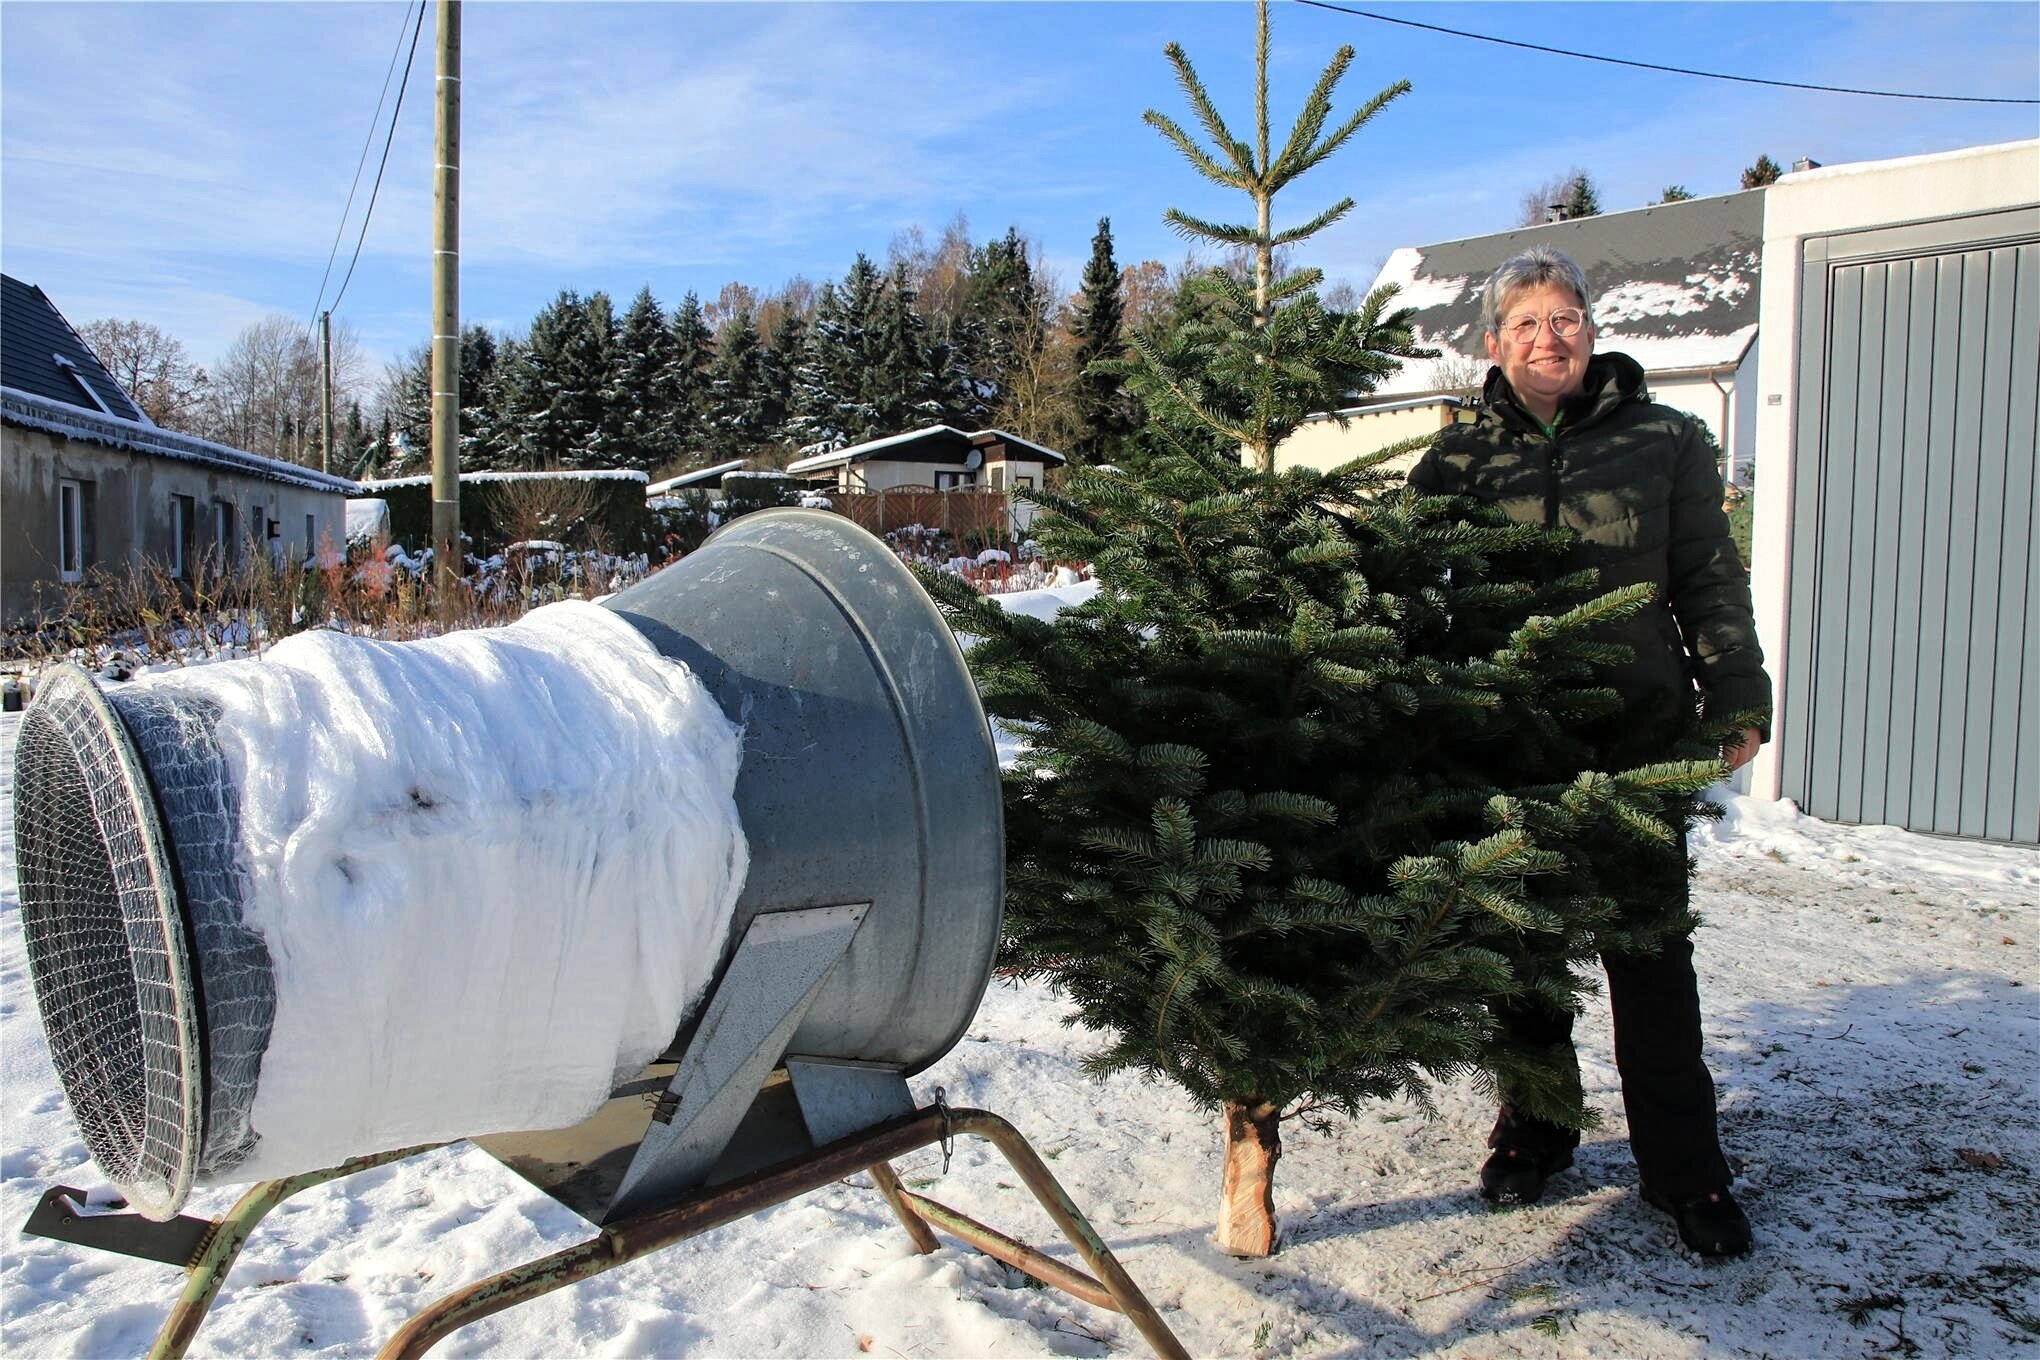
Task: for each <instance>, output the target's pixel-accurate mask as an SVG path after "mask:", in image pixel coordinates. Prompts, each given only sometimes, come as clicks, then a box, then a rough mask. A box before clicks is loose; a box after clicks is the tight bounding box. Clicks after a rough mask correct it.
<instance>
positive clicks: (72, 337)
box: [0, 275, 355, 628]
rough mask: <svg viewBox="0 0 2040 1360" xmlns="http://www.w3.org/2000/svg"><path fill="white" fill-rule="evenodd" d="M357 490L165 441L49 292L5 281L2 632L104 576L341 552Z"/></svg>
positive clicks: (1, 301)
mask: <svg viewBox="0 0 2040 1360" xmlns="http://www.w3.org/2000/svg"><path fill="white" fill-rule="evenodd" d="M354 490H355V488H354V483H352V482H350V481H347V480H346V479H344V478H340V477H332V476H328V475H326V474H324V473H321V472H317V471H314V470H312V469H310V468H302V467H298V466H296V465H295V464H291V463H284V462H279V461H277V460H276V459H273V458H264V457H262V456H260V455H258V454H252V453H247V452H245V451H243V450H240V449H235V448H229V447H228V446H226V445H224V444H215V443H213V442H212V441H210V440H205V439H198V438H194V437H193V436H191V435H185V434H177V433H174V432H172V431H169V430H165V429H162V428H160V427H158V426H157V425H155V424H154V423H152V422H151V421H150V420H149V418H148V416H147V415H145V414H144V413H143V412H142V410H141V409H140V408H139V407H137V406H136V405H135V403H134V401H133V400H132V399H131V398H130V397H129V395H128V394H127V393H126V392H123V391H122V390H121V388H120V384H119V383H117V382H115V381H114V379H113V377H112V375H111V374H109V373H108V372H107V371H106V369H105V368H104V366H102V365H101V364H100V362H99V361H98V359H96V358H95V357H94V356H93V354H92V351H91V350H90V349H89V348H87V346H86V345H85V343H84V341H82V340H80V339H79V337H78V334H77V332H76V331H74V330H73V329H72V328H71V325H70V323H69V322H67V321H66V320H65V319H64V317H63V314H62V313H61V312H59V311H58V310H57V308H56V306H55V305H54V304H53V303H51V301H50V300H49V298H48V297H47V296H45V295H44V293H43V291H42V290H41V289H40V288H37V287H35V286H33V285H32V284H28V283H24V282H22V281H21V280H19V279H15V278H10V277H7V276H5V275H0V627H6V628H16V627H33V626H36V625H38V624H40V623H45V622H49V621H51V620H52V619H53V618H54V617H55V616H56V615H58V614H60V613H61V611H62V609H63V607H64V603H65V597H66V592H67V589H68V588H70V587H73V586H78V585H83V584H85V583H86V582H87V580H88V578H90V577H91V576H93V575H94V574H95V573H98V572H108V571H113V572H119V571H124V570H126V569H128V568H129V567H135V568H141V567H144V566H150V565H153V566H158V567H161V568H162V569H163V570H164V571H165V572H166V573H167V574H168V575H170V576H171V577H172V578H173V579H177V580H183V581H189V580H192V579H193V578H194V577H195V576H196V575H197V574H198V573H199V572H200V571H203V570H208V569H215V570H216V569H220V568H232V567H234V566H236V565H238V564H240V563H241V562H243V561H244V560H245V558H246V555H247V554H248V553H250V552H265V553H269V554H271V555H273V556H274V557H275V558H276V559H277V560H283V559H284V558H286V557H296V558H298V559H300V560H302V559H303V558H304V557H306V556H308V555H310V554H311V553H312V552H314V551H315V550H317V549H318V548H319V547H320V546H321V545H331V546H333V547H336V548H338V547H343V546H344V545H345V542H346V498H347V497H348V496H350V495H352V494H354Z"/></svg>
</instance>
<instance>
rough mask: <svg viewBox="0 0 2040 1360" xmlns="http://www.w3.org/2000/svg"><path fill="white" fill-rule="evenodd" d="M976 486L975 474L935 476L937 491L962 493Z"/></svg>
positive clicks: (948, 473) (938, 474)
mask: <svg viewBox="0 0 2040 1360" xmlns="http://www.w3.org/2000/svg"><path fill="white" fill-rule="evenodd" d="M976 485H977V474H976V473H975V472H938V473H936V474H935V489H936V490H937V491H962V490H964V489H966V488H968V487H973V486H976Z"/></svg>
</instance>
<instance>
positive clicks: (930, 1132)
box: [149, 1105, 1189, 1360]
mask: <svg viewBox="0 0 2040 1360" xmlns="http://www.w3.org/2000/svg"><path fill="white" fill-rule="evenodd" d="M959 1134H967V1135H969V1136H971V1137H974V1138H982V1139H984V1140H985V1141H987V1142H989V1143H991V1144H992V1145H993V1146H994V1147H995V1148H997V1149H998V1150H999V1153H1000V1154H1001V1155H1002V1156H1003V1157H1004V1158H1005V1159H1006V1161H1007V1163H1008V1164H1009V1165H1010V1166H1011V1167H1012V1168H1013V1170H1014V1172H1015V1173H1017V1174H1018V1175H1019V1177H1020V1179H1021V1181H1022V1183H1023V1184H1025V1185H1026V1187H1027V1189H1028V1190H1029V1191H1030V1192H1031V1193H1032V1194H1033V1195H1034V1197H1035V1199H1036V1200H1038V1201H1039V1202H1040V1204H1041V1207H1042V1208H1043V1209H1045V1210H1047V1212H1048V1216H1049V1217H1050V1218H1051V1219H1052V1220H1054V1222H1055V1225H1056V1228H1057V1229H1058V1230H1059V1231H1060V1232H1061V1233H1062V1234H1063V1236H1064V1237H1065V1238H1067V1239H1068V1241H1069V1243H1070V1245H1071V1246H1073V1247H1075V1248H1076V1250H1077V1253H1078V1255H1080V1256H1081V1257H1083V1259H1084V1262H1085V1264H1086V1265H1088V1266H1089V1267H1090V1269H1091V1270H1092V1272H1093V1274H1090V1275H1087V1274H1085V1273H1084V1272H1083V1271H1080V1270H1077V1269H1075V1268H1074V1267H1072V1266H1069V1265H1066V1264H1064V1263H1063V1262H1061V1261H1058V1260H1056V1259H1054V1258H1053V1257H1050V1256H1046V1255H1044V1254H1042V1253H1041V1252H1039V1251H1036V1250H1035V1249H1034V1248H1033V1247H1030V1246H1028V1245H1026V1244H1025V1243H1022V1242H1019V1241H1016V1240H1015V1239H1013V1238H1010V1237H1007V1236H1006V1235H1005V1234H1003V1233H1001V1232H998V1231H997V1230H996V1229H993V1228H989V1227H987V1226H985V1225H984V1224H982V1223H979V1222H978V1221H976V1220H975V1219H972V1218H969V1217H966V1216H965V1215H963V1214H960V1213H958V1212H957V1211H956V1210H954V1209H951V1208H949V1207H948V1206H947V1205H944V1204H939V1203H937V1202H936V1201H934V1200H931V1199H928V1198H926V1197H925V1196H922V1195H918V1194H915V1193H914V1192H913V1191H911V1190H907V1189H905V1188H904V1187H902V1186H901V1185H900V1182H899V1177H898V1176H897V1175H895V1174H894V1172H893V1169H892V1167H891V1165H890V1163H891V1162H892V1161H893V1159H895V1158H897V1157H902V1156H905V1155H906V1154H907V1153H910V1152H914V1151H917V1150H919V1149H921V1148H924V1147H928V1146H931V1145H934V1144H938V1143H939V1144H942V1145H944V1147H945V1148H946V1147H947V1145H948V1143H949V1141H950V1140H951V1139H952V1138H953V1137H955V1136H956V1135H959ZM426 1150H427V1149H424V1148H411V1149H408V1150H406V1151H404V1152H391V1153H385V1154H382V1155H381V1156H376V1157H364V1158H360V1159H358V1160H356V1161H352V1162H348V1163H347V1164H346V1165H344V1166H339V1167H334V1168H332V1169H331V1170H327V1171H314V1172H308V1173H306V1174H304V1175H301V1176H293V1177H290V1178H288V1179H285V1180H276V1181H265V1182H263V1183H262V1184H260V1185H257V1186H254V1187H253V1188H251V1189H250V1190H249V1191H248V1193H247V1194H245V1195H243V1196H242V1197H241V1200H240V1202H239V1203H237V1204H236V1205H235V1206H234V1207H233V1209H232V1210H231V1211H229V1212H228V1213H227V1215H226V1216H225V1217H223V1218H221V1219H219V1220H218V1221H217V1222H216V1223H215V1224H214V1225H213V1230H212V1232H211V1234H210V1236H208V1237H207V1239H206V1241H205V1244H204V1247H203V1249H202V1250H201V1251H200V1252H199V1254H198V1255H197V1257H196V1258H195V1259H194V1260H193V1261H192V1263H191V1265H190V1267H189V1277H188V1279H187V1280H186V1283H185V1288H184V1294H183V1297H182V1298H180V1299H179V1300H178V1302H177V1306H176V1307H175V1308H174V1309H172V1310H171V1313H170V1316H169V1318H168V1319H167V1320H166V1321H165V1322H164V1324H163V1330H162V1331H161V1332H160V1333H158V1334H157V1337H156V1344H155V1346H154V1347H153V1348H152V1349H151V1351H150V1352H149V1354H150V1356H151V1360H177V1357H180V1356H182V1355H183V1354H184V1352H185V1349H186V1348H187V1347H188V1346H190V1344H191V1340H192V1338H193V1336H194V1335H196V1334H197V1332H198V1328H199V1325H200V1324H201V1323H202V1322H203V1321H204V1320H205V1315H206V1312H207V1310H209V1309H210V1308H211V1307H212V1304H213V1300H214V1298H215V1297H217V1295H218V1294H219V1290H220V1286H221V1284H222V1283H224V1282H225V1280H226V1277H227V1272H228V1271H230V1270H231V1269H232V1268H233V1265H234V1260H235V1258H236V1257H237V1256H238V1255H239V1254H240V1251H241V1247H242V1246H243V1245H244V1244H245V1243H246V1242H247V1240H248V1237H249V1235H250V1234H251V1233H252V1232H253V1231H254V1229H255V1226H256V1224H258V1223H260V1222H261V1220H262V1218H263V1216H264V1215H266V1214H267V1213H268V1212H269V1211H270V1210H271V1209H274V1208H275V1207H276V1206H277V1205H279V1204H281V1203H282V1202H283V1201H284V1200H286V1199H288V1198H290V1197H291V1196H292V1195H295V1194H296V1193H298V1192H299V1191H300V1190H307V1189H310V1188H311V1187H312V1186H315V1185H320V1184H323V1183H324V1182H326V1181H330V1180H334V1179H336V1178H338V1177H341V1176H346V1175H351V1174H353V1173H354V1172H356V1171H365V1170H367V1169H368V1168H370V1167H374V1166H381V1165H383V1164H385V1163H388V1162H393V1161H396V1160H398V1159H400V1158H403V1157H408V1156H411V1155H413V1154H414V1153H417V1152H422V1151H426ZM858 1171H867V1172H869V1173H870V1175H871V1178H872V1181H873V1183H874V1184H875V1185H876V1186H877V1188H878V1192H879V1194H880V1195H882V1196H883V1197H884V1198H885V1201H886V1203H887V1204H888V1205H889V1206H890V1207H891V1208H892V1211H893V1213H894V1214H895V1215H896V1216H897V1217H898V1218H899V1221H900V1226H901V1227H903V1228H905V1229H906V1231H907V1234H908V1235H909V1236H910V1237H911V1238H912V1239H913V1242H914V1247H915V1250H917V1251H920V1252H923V1253H926V1252H931V1251H934V1250H935V1249H936V1246H937V1241H936V1237H935V1233H934V1231H933V1229H935V1228H939V1229H941V1230H942V1231H943V1232H946V1233H948V1234H950V1235H951V1236H953V1237H956V1238H958V1239H960V1240H962V1241H964V1242H966V1243H968V1244H969V1245H971V1246H973V1247H975V1248H977V1249H978V1250H980V1251H982V1252H984V1253H985V1254H986V1255H988V1256H991V1257H994V1258H995V1259H997V1260H1000V1261H1003V1262H1005V1263H1006V1264H1007V1265H1010V1266H1012V1267H1014V1268H1015V1269H1017V1270H1020V1271H1024V1272H1025V1273H1026V1274H1028V1275H1031V1276H1033V1277H1034V1278H1035V1279H1037V1280H1040V1281H1041V1282H1042V1283H1043V1284H1046V1285H1051V1286H1053V1287H1054V1288H1057V1289H1060V1290H1063V1291H1064V1292H1066V1293H1068V1294H1072V1295H1074V1296H1075V1297H1077V1298H1080V1299H1083V1300H1084V1301H1085V1302H1087V1303H1090V1304H1094V1305H1096V1306H1097V1307H1100V1308H1109V1309H1112V1310H1114V1311H1116V1312H1119V1313H1123V1314H1125V1315H1126V1318H1127V1320H1128V1321H1130V1322H1131V1323H1132V1324H1133V1325H1134V1328H1135V1329H1136V1330H1138V1331H1139V1332H1140V1334H1141V1336H1142V1338H1143V1339H1145V1340H1146V1342H1147V1343H1148V1346H1149V1347H1150V1348H1151V1349H1152V1350H1153V1351H1154V1352H1155V1354H1156V1355H1158V1356H1162V1357H1164V1358H1165V1360H1188V1357H1189V1352H1188V1351H1186V1350H1184V1349H1183V1345H1182V1343H1181V1342H1179V1341H1178V1340H1177V1339H1176V1337H1175V1334H1174V1333H1173V1332H1171V1331H1170V1330H1169V1328H1168V1325H1167V1324H1166V1323H1164V1322H1163V1321H1162V1319H1161V1316H1160V1315H1159V1314H1158V1313H1157V1312H1156V1311H1155V1308H1154V1305H1153V1304H1151V1303H1149V1302H1148V1300H1147V1296H1146V1295H1144V1294H1142V1293H1141V1291H1140V1286H1139V1285H1137V1284H1135V1283H1134V1282H1133V1279H1132V1277H1131V1276H1129V1275H1128V1274H1127V1273H1126V1270H1125V1268H1124V1267H1122V1266H1121V1265H1120V1264H1119V1261H1118V1259H1117V1258H1115V1257H1114V1256H1113V1254H1112V1251H1111V1249H1110V1248H1109V1247H1107V1246H1106V1245H1105V1243H1104V1242H1103V1240H1101V1239H1100V1238H1099V1236H1098V1234H1097V1232H1096V1230H1094V1229H1093V1228H1092V1227H1091V1225H1090V1223H1089V1222H1088V1221H1087V1220H1086V1219H1085V1218H1084V1216H1083V1214H1082V1213H1081V1212H1080V1211H1079V1210H1078V1209H1077V1207H1076V1205H1075V1204H1074V1203H1073V1202H1072V1201H1071V1200H1070V1197H1069V1195H1068V1193H1067V1192H1065V1191H1064V1190H1063V1188H1062V1186H1061V1185H1060V1184H1059V1183H1058V1182H1057V1181H1056V1179H1055V1177H1054V1176H1052V1175H1050V1174H1049V1171H1048V1167H1047V1166H1046V1165H1044V1164H1043V1163H1042V1160H1041V1158H1040V1157H1039V1156H1037V1155H1036V1154H1035V1151H1034V1149H1033V1148H1032V1147H1031V1146H1030V1145H1029V1144H1028V1142H1027V1140H1026V1139H1025V1138H1024V1137H1022V1136H1021V1134H1020V1131H1019V1130H1018V1129H1016V1128H1014V1127H1013V1126H1012V1125H1011V1124H1009V1123H1007V1122H1006V1121H1005V1120H1004V1119H1002V1118H1000V1117H999V1116H998V1115H996V1114H992V1113H991V1112H989V1111H986V1110H970V1109H958V1110H951V1109H945V1108H943V1107H941V1106H939V1105H938V1106H936V1107H935V1108H932V1109H925V1110H922V1111H919V1112H917V1113H916V1114H914V1115H912V1116H911V1117H908V1118H905V1119H900V1120H895V1121H893V1122H892V1123H889V1124H882V1125H880V1126H879V1127H877V1128H875V1129H870V1130H867V1131H866V1132H863V1133H860V1134H856V1135H853V1136H851V1137H848V1138H844V1139H841V1140H839V1141H837V1142H834V1143H831V1144H829V1145H828V1146H826V1147H822V1148H818V1149H816V1150H815V1151H813V1152H810V1153H806V1154H804V1155H802V1156H799V1157H795V1158H791V1159H789V1160H787V1161H784V1162H781V1163H779V1164H778V1165H777V1166H772V1167H767V1168H766V1169H764V1170H762V1171H758V1172H754V1173H753V1174H751V1175H748V1176H745V1177H742V1178H740V1179H738V1180H735V1181H731V1182H730V1183H728V1184H727V1185H718V1186H711V1187H707V1188H705V1189H700V1190H696V1191H693V1192H691V1193H689V1194H686V1195H683V1196H681V1197H680V1198H678V1199H676V1200H674V1201H673V1202H672V1203H670V1204H666V1205H663V1206H660V1207H658V1208H653V1209H647V1210H645V1211H643V1212H641V1213H637V1214H633V1215H631V1216H629V1217H627V1218H624V1219H621V1220H619V1221H617V1222H615V1223H611V1224H609V1225H607V1226H605V1227H603V1228H602V1229H601V1230H600V1231H599V1233H598V1234H597V1235H596V1236H595V1237H593V1238H591V1239H589V1240H588V1241H586V1242H582V1243H580V1244H578V1245H576V1246H572V1247H568V1248H566V1249H564V1250H562V1251H557V1252H554V1253H553V1254H552V1255H550V1256H545V1257H541V1258H539V1259H538V1260H535V1261H528V1262H526V1263H524V1264H523V1265H520V1266H515V1267H513V1268H511V1269H509V1270H506V1271H502V1272H500V1273H499V1274H496V1275H492V1276H490V1277H489V1278H488V1279H486V1280H482V1281H479V1282H477V1283H475V1284H471V1285H469V1286H467V1287H466V1288H464V1289H460V1290H456V1291H455V1292H454V1293H452V1294H449V1295H447V1296H446V1297H445V1298H442V1299H440V1300H438V1301H437V1302H436V1303H433V1304H432V1305H430V1306H429V1307H427V1308H426V1309H425V1310H424V1311H423V1312H420V1313H419V1314H417V1315H416V1316H415V1317H413V1318H412V1319H411V1320H410V1321H409V1322H407V1323H406V1324H404V1326H403V1327H402V1328H401V1329H399V1330H398V1332H397V1334H396V1335H395V1336H394V1337H392V1338H391V1339H390V1341H389V1343H388V1344H387V1345H385V1346H384V1347H383V1349H382V1351H381V1356H382V1360H413V1358H414V1357H417V1356H422V1355H424V1354H425V1353H426V1352H427V1351H428V1350H430V1349H431V1348H432V1347H433V1346H434V1345H436V1344H437V1343H438V1342H439V1341H440V1340H442V1339H443V1338H445V1337H446V1336H448V1335H450V1334H452V1333H453V1332H455V1331H457V1330H459V1329H460V1328H462V1327H464V1326H466V1325H467V1324H468V1323H470V1322H474V1321H476V1320H478V1319H480V1318H484V1317H488V1316H489V1315H490V1314H492V1313H499V1312H502V1311H503V1310H504V1309H506V1308H510V1307H513V1306H515V1305H517V1304H519V1303H523V1302H525V1301H527V1300H529V1299H534V1298H537V1297H538V1296H539V1295H541V1294H547V1293H551V1292H552V1291H553V1290H555V1289H559V1288H561V1287H562V1286H564V1285H569V1284H573V1283H576V1282H577V1281H580V1280H585V1279H589V1278H591V1277H593V1276H596V1275H600V1274H602V1273H603V1272H605V1271H609V1270H614V1269H615V1268H616V1267H617V1266H620V1265H624V1264H625V1263H627V1262H630V1261H634V1260H636V1259H637V1258H638V1257H640V1256H644V1255H647V1254H649V1253H651V1252H654V1251H658V1250H660V1249H661V1248H664V1247H668V1246H671V1245H673V1244H674V1243H676V1242H682V1241H685V1240H686V1239H688V1238H690V1237H695V1236H697V1235H699V1234H701V1233H704V1232H707V1231H708V1230H709V1229H711V1228H718V1227H721V1226H723V1225H724V1224H726V1223H732V1222H735V1221H736V1220H738V1219H740V1218H745V1217H748V1216H749V1215H751V1214H754V1213H757V1212H759V1211H761V1210H763V1209H768V1208H770V1207H772V1206H773V1205H775V1204H782V1203H784V1202H786V1201H787V1200H790V1199H794V1198H796V1197H798V1196H800V1195H804V1194H806V1193H808V1192H809V1191H811V1190H817V1189H820V1188H821V1187H822V1186H825V1185H828V1184H830V1183H832V1182H834V1181H839V1180H842V1179H843V1178H844V1177H846V1176H849V1175H852V1174H854V1173H856V1172H858Z"/></svg>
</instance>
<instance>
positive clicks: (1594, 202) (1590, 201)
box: [1560, 170, 1601, 222]
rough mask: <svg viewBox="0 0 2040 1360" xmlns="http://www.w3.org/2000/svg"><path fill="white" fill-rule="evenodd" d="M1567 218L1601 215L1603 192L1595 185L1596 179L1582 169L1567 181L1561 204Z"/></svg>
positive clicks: (1570, 219)
mask: <svg viewBox="0 0 2040 1360" xmlns="http://www.w3.org/2000/svg"><path fill="white" fill-rule="evenodd" d="M1560 211H1561V212H1562V213H1563V214H1564V217H1565V220H1566V221H1568V222H1570V221H1572V220H1573V219H1574V218H1577V217H1599V216H1600V215H1601V192H1600V190H1598V189H1596V188H1595V187H1594V181H1593V180H1591V179H1589V178H1588V177H1587V173H1586V172H1585V171H1584V170H1582V171H1581V172H1579V173H1578V174H1576V175H1574V176H1573V177H1572V178H1571V179H1569V180H1567V181H1566V185H1565V199H1564V201H1563V203H1562V204H1561V205H1560Z"/></svg>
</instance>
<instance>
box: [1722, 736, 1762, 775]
mask: <svg viewBox="0 0 2040 1360" xmlns="http://www.w3.org/2000/svg"><path fill="white" fill-rule="evenodd" d="M1763 744H1764V738H1763V735H1762V734H1761V733H1759V732H1758V731H1757V729H1756V728H1754V727H1745V728H1744V729H1743V730H1742V731H1740V732H1738V733H1736V734H1735V736H1733V737H1731V738H1730V739H1729V740H1728V741H1727V742H1726V743H1725V744H1724V745H1723V746H1722V748H1721V758H1722V759H1723V760H1725V761H1727V762H1728V768H1729V769H1730V770H1732V771H1733V770H1740V769H1741V768H1742V767H1743V766H1745V765H1747V764H1749V762H1750V760H1751V758H1752V757H1754V756H1755V755H1756V754H1757V748H1758V747H1759V746H1762V745H1763Z"/></svg>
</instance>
